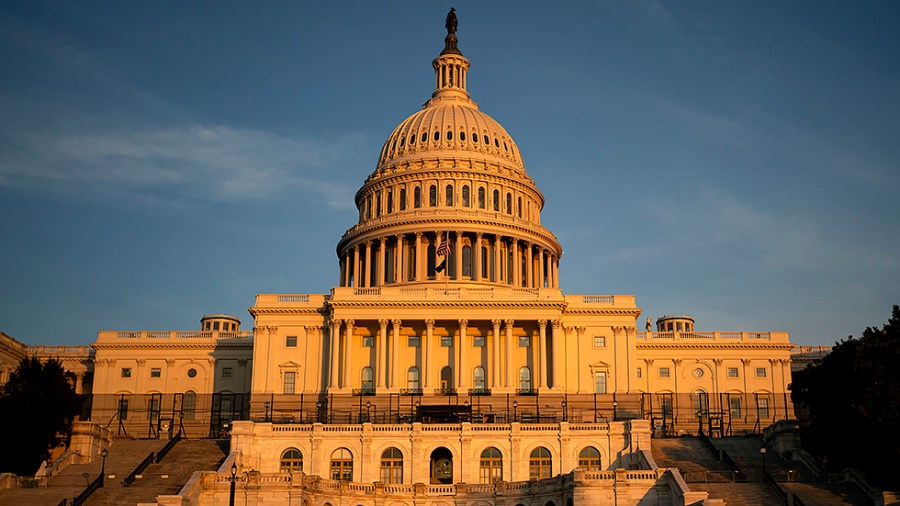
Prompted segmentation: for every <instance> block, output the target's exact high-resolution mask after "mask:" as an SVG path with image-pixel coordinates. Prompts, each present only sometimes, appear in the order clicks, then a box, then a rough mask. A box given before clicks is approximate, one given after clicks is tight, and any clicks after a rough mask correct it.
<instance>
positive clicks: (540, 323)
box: [538, 320, 547, 331]
mask: <svg viewBox="0 0 900 506" xmlns="http://www.w3.org/2000/svg"><path fill="white" fill-rule="evenodd" d="M538 327H540V328H541V331H545V330H547V320H538Z"/></svg>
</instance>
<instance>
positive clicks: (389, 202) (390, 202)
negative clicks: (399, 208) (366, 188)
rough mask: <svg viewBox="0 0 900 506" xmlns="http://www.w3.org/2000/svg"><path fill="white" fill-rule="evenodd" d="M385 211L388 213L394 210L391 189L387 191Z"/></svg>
mask: <svg viewBox="0 0 900 506" xmlns="http://www.w3.org/2000/svg"><path fill="white" fill-rule="evenodd" d="M387 212H388V214H390V213H392V212H394V192H392V191H391V190H388V191H387Z"/></svg>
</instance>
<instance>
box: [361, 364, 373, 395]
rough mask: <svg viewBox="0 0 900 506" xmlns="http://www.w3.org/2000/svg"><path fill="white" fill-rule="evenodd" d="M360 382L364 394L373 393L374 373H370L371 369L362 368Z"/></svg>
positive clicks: (367, 367)
mask: <svg viewBox="0 0 900 506" xmlns="http://www.w3.org/2000/svg"><path fill="white" fill-rule="evenodd" d="M361 380H362V381H361V384H362V389H363V391H364V392H374V391H375V373H374V372H373V371H372V368H371V367H369V366H366V367H363V369H362V376H361Z"/></svg>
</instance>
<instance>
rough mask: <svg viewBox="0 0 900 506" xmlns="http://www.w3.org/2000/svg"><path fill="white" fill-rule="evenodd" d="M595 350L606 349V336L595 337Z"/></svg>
mask: <svg viewBox="0 0 900 506" xmlns="http://www.w3.org/2000/svg"><path fill="white" fill-rule="evenodd" d="M594 348H606V336H594Z"/></svg>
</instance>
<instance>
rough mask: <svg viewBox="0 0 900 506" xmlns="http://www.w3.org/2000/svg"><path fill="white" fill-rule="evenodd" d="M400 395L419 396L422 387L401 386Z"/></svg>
mask: <svg viewBox="0 0 900 506" xmlns="http://www.w3.org/2000/svg"><path fill="white" fill-rule="evenodd" d="M400 395H406V396H412V397H421V396H422V389H421V388H401V389H400Z"/></svg>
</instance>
